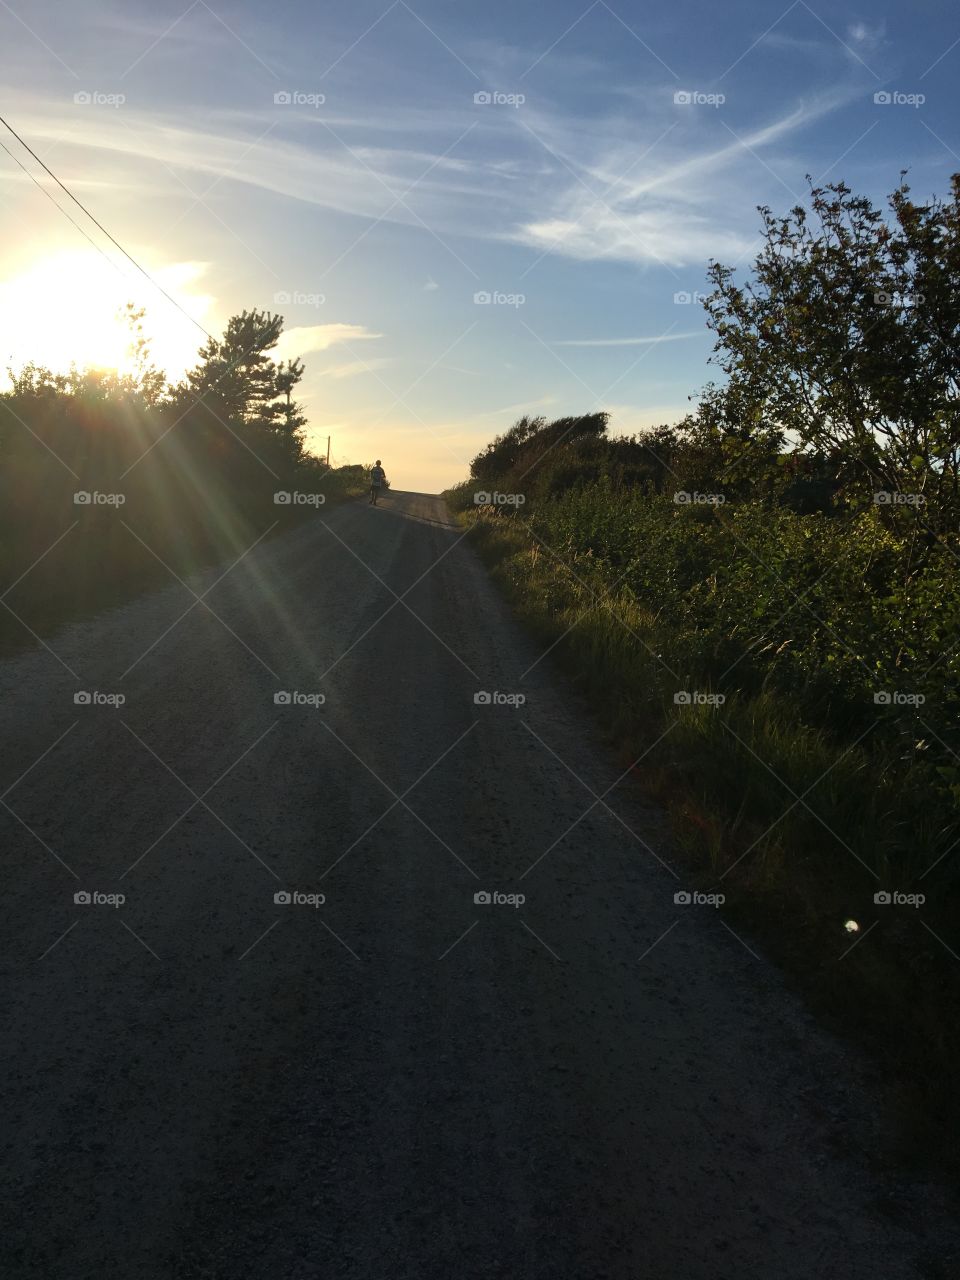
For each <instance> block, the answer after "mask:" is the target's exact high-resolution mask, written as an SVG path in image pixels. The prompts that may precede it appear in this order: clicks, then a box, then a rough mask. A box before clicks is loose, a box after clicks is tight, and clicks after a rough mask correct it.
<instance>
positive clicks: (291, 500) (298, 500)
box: [273, 489, 327, 507]
mask: <svg viewBox="0 0 960 1280" xmlns="http://www.w3.org/2000/svg"><path fill="white" fill-rule="evenodd" d="M326 500H327V498H326V494H323V493H301V492H300V490H299V489H294V490H292V491H290V490H288V489H278V490H277V492H276V493H275V494H274V495H273V501H274V505H275V506H278V507H322V506H323V504H324V503H325V502H326Z"/></svg>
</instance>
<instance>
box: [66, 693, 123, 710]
mask: <svg viewBox="0 0 960 1280" xmlns="http://www.w3.org/2000/svg"><path fill="white" fill-rule="evenodd" d="M126 700H127V695H126V694H125V693H101V692H100V690H99V689H93V690H89V689H78V690H77V691H76V693H75V694H74V695H73V705H74V706H75V707H122V706H123V705H124V703H125V702H126Z"/></svg>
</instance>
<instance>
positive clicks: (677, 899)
mask: <svg viewBox="0 0 960 1280" xmlns="http://www.w3.org/2000/svg"><path fill="white" fill-rule="evenodd" d="M726 900H727V895H726V894H725V893H701V892H700V891H699V889H678V890H677V891H676V893H675V894H674V895H673V901H674V905H675V906H678V907H722V906H723V904H724V903H725V902H726Z"/></svg>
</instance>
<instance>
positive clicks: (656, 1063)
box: [0, 493, 957, 1280]
mask: <svg viewBox="0 0 960 1280" xmlns="http://www.w3.org/2000/svg"><path fill="white" fill-rule="evenodd" d="M192 593H196V594H192ZM197 597H202V599H201V601H200V602H199V603H198V602H197ZM48 645H49V647H48V648H43V647H38V648H37V649H36V650H35V651H32V652H30V653H27V654H24V655H22V656H19V657H17V658H15V659H13V660H10V661H8V662H5V663H3V664H2V665H0V698H2V705H3V711H4V723H5V732H4V733H3V735H2V742H0V757H2V769H0V791H2V792H3V793H4V794H3V801H2V807H0V834H2V840H3V867H4V886H3V895H4V916H3V918H4V926H5V927H4V930H3V948H2V950H3V971H4V988H5V1009H4V1027H5V1031H6V1034H5V1036H4V1037H3V1042H4V1044H3V1058H4V1062H3V1068H4V1070H3V1097H2V1103H3V1114H4V1119H5V1121H6V1124H5V1125H4V1130H5V1134H4V1138H3V1142H4V1155H5V1160H4V1167H5V1172H4V1219H3V1223H2V1227H3V1230H2V1234H0V1271H2V1274H3V1275H4V1276H6V1277H21V1276H36V1277H43V1278H44V1280H54V1278H59V1277H69V1278H70V1280H84V1278H86V1277H90V1278H91V1280H92V1278H93V1277H96V1278H97V1280H104V1278H105V1277H111V1278H112V1277H123V1278H124V1280H126V1278H127V1277H131V1278H133V1277H136V1278H137V1280H141V1278H143V1280H147V1278H153V1277H169V1278H171V1280H186V1278H187V1277H190V1278H194V1277H196V1278H200V1277H215V1278H216V1280H248V1278H250V1280H253V1277H256V1278H257V1280H264V1278H269V1280H272V1278H274V1277H278V1278H286V1277H296V1278H298V1280H299V1278H301V1277H324V1280H332V1278H333V1277H338V1278H339V1277H344V1278H349V1280H374V1278H376V1280H407V1278H408V1277H409V1278H410V1280H414V1278H416V1280H434V1278H436V1280H441V1278H442V1280H451V1278H452V1277H465V1278H467V1280H473V1278H474V1277H477V1278H479V1277H489V1278H491V1280H493V1278H495V1277H510V1278H511V1280H593V1278H594V1277H597V1278H599V1277H609V1278H616V1280H620V1278H621V1277H622V1278H624V1280H627V1278H629V1280H648V1278H649V1280H654V1278H656V1280H664V1278H666V1277H681V1278H683V1280H725V1278H726V1277H730V1278H731V1280H733V1278H736V1280H813V1278H814V1277H816V1278H818V1280H819V1277H825V1276H842V1277H844V1278H845V1280H859V1278H860V1277H863V1278H864V1280H867V1278H868V1277H869V1278H870V1280H875V1278H878V1277H879V1278H882V1280H915V1278H919V1277H923V1276H938V1277H939V1276H946V1275H950V1274H956V1273H957V1272H956V1258H957V1244H956V1235H955V1234H954V1232H953V1229H952V1228H951V1227H950V1225H949V1217H948V1214H947V1210H946V1209H945V1207H944V1205H945V1204H946V1200H945V1199H941V1198H938V1196H937V1195H936V1194H934V1193H933V1192H932V1191H931V1189H930V1188H929V1187H921V1186H918V1185H917V1184H916V1183H915V1182H911V1181H909V1180H902V1181H901V1182H900V1183H898V1184H897V1185H895V1186H891V1185H890V1184H889V1183H888V1182H887V1181H885V1180H884V1178H883V1177H882V1176H881V1174H880V1173H879V1172H877V1166H876V1163H875V1162H874V1161H873V1160H871V1159H868V1158H866V1156H865V1155H864V1154H863V1151H864V1150H865V1149H867V1150H869V1149H870V1143H871V1141H872V1140H873V1139H874V1138H876V1137H877V1133H876V1132H875V1130H878V1129H879V1128H880V1127H881V1122H880V1120H879V1119H878V1118H877V1117H876V1114H875V1107H874V1103H873V1101H872V1098H871V1095H870V1092H869V1088H868V1087H867V1085H866V1084H865V1082H864V1074H863V1070H862V1068H861V1066H860V1064H859V1063H858V1062H857V1061H856V1060H855V1058H854V1056H853V1055H852V1054H851V1051H850V1050H849V1049H846V1048H844V1047H842V1046H841V1045H839V1044H838V1043H836V1042H835V1041H833V1040H832V1039H831V1038H830V1037H829V1036H827V1035H826V1034H824V1033H823V1032H822V1031H820V1030H818V1029H817V1027H816V1026H815V1024H814V1023H813V1022H812V1020H811V1019H810V1018H809V1017H808V1015H807V1014H806V1013H805V1012H804V1011H803V1009H802V1008H801V1007H800V1005H799V1004H798V1002H797V1000H796V999H795V998H794V997H793V996H792V995H791V994H790V993H789V992H788V991H787V990H786V989H785V987H784V984H783V982H782V980H781V978H780V977H779V975H778V973H777V972H776V970H775V969H773V968H772V967H771V966H770V965H769V964H768V963H767V962H766V961H765V960H764V959H762V958H760V957H759V956H758V955H756V954H754V951H755V948H753V949H751V944H750V940H749V939H747V938H743V937H742V936H741V937H738V936H736V935H735V934H734V933H733V932H731V930H730V928H729V927H728V925H727V924H726V922H725V921H724V918H723V909H722V908H719V909H718V908H716V907H713V906H709V905H696V904H690V905H677V904H675V902H674V894H675V893H676V892H677V891H678V890H680V889H694V888H696V887H697V886H694V885H691V884H689V883H688V882H687V881H686V880H685V879H684V878H683V876H682V875H681V874H680V873H679V872H678V871H677V870H676V869H675V868H674V864H673V861H672V859H671V855H670V849H669V843H668V841H667V838H666V833H665V828H664V824H663V822H662V820H661V818H660V817H659V815H658V814H657V813H656V812H653V811H651V810H650V809H649V808H646V807H645V806H644V804H643V801H642V799H641V798H640V796H639V794H638V790H637V788H636V786H635V784H633V783H632V782H631V781H630V779H629V778H625V777H622V776H621V775H622V764H621V763H620V762H618V760H617V759H616V758H615V756H614V755H613V754H611V753H610V752H609V751H608V750H607V749H606V748H605V746H604V745H603V743H602V741H601V740H600V739H599V737H598V736H597V735H596V734H595V732H594V730H593V729H592V727H591V723H590V719H589V714H588V708H585V707H584V706H582V705H581V704H580V703H579V702H578V701H577V700H576V699H575V698H573V697H572V696H571V694H570V692H569V690H568V689H566V688H565V686H564V683H563V682H562V680H561V679H560V678H559V677H558V676H557V675H556V674H555V673H554V672H553V671H551V669H550V664H549V661H548V660H540V661H538V659H539V658H540V657H541V651H540V650H539V649H538V648H537V646H536V645H535V644H534V642H533V641H532V640H530V639H529V638H528V637H526V636H525V635H524V634H523V633H522V632H521V631H520V630H519V629H518V627H517V625H516V624H515V623H514V621H513V620H512V619H511V617H510V615H509V613H508V611H507V609H506V608H505V606H504V604H503V603H502V602H501V600H500V599H499V598H498V596H497V595H496V593H495V591H494V589H493V588H492V587H491V586H490V584H489V583H488V581H487V578H486V576H485V573H484V570H483V569H482V567H481V566H480V564H479V562H478V561H477V560H476V559H475V557H474V555H473V552H472V551H471V549H470V547H469V544H468V543H466V542H464V540H463V536H462V534H461V532H460V531H459V530H457V529H456V528H454V527H453V526H452V525H451V523H450V520H449V518H448V516H447V514H446V512H445V508H444V507H443V504H442V502H441V500H440V499H438V498H435V497H432V496H427V495H419V494H404V493H392V494H390V495H389V496H388V497H387V498H386V499H385V500H384V502H383V503H382V505H381V506H380V507H379V508H377V509H372V508H370V507H369V506H368V505H367V504H365V503H363V502H361V503H354V504H350V505H348V506H344V507H340V508H337V509H333V510H330V511H328V512H325V511H323V510H322V509H321V511H320V513H319V514H318V516H317V517H316V519H315V520H312V521H311V522H310V523H308V524H304V525H303V526H301V527H300V528H298V529H296V530H295V531H294V532H292V533H289V534H286V535H284V536H283V537H281V538H276V539H270V540H264V541H262V542H260V543H259V544H258V545H257V546H256V547H255V548H253V549H252V550H250V551H249V552H248V553H247V554H245V555H243V557H242V558H241V559H240V560H239V561H238V562H237V563H236V564H235V565H234V567H232V568H231V569H230V570H229V572H225V570H224V568H220V569H212V570H208V571H205V572H203V573H202V574H199V575H197V576H196V577H195V578H193V579H191V580H190V581H189V583H187V584H181V583H179V582H176V581H171V585H170V587H169V588H168V589H165V590H162V591H158V592H154V593H152V594H150V595H147V596H144V597H142V598H140V599H138V600H136V601H134V602H133V603H131V604H129V605H126V606H124V607H123V608H120V609H116V610H112V611H110V612H108V613H104V614H101V615H99V616H97V617H95V618H93V619H91V620H89V621H87V622H84V623H82V624H78V625H74V626H71V627H70V628H68V629H66V630H64V631H61V632H60V633H58V634H57V635H55V636H52V637H49V638H48ZM534 664H535V665H534ZM78 691H85V692H86V693H88V694H89V695H90V701H89V702H88V703H86V704H82V703H80V704H78V703H76V702H75V695H76V694H77V692H78ZM480 691H484V692H485V693H487V694H489V695H491V697H490V700H489V701H488V702H485V703H477V702H476V701H475V694H477V693H478V692H480ZM278 694H284V695H286V697H285V698H282V699H281V700H280V701H278V700H277V695H278ZM518 694H522V695H523V697H524V698H525V699H526V701H525V703H523V704H522V705H517V703H516V695H518ZM116 695H122V696H123V698H124V699H125V701H124V702H123V703H122V705H117V703H116ZM318 695H322V697H323V698H324V699H325V701H323V702H322V704H321V703H320V701H319V697H318ZM105 699H106V700H105ZM77 893H88V894H91V895H100V896H101V898H102V899H103V900H100V901H91V902H89V903H84V902H79V903H77V902H75V897H74V895H75V894H77ZM478 893H486V894H489V895H494V896H495V897H496V896H500V897H501V898H503V899H504V900H500V901H497V900H494V901H490V902H483V901H480V902H477V900H476V897H475V895H477V894H478ZM277 894H281V895H283V894H287V895H292V897H293V899H294V900H293V901H286V902H285V901H283V900H282V898H281V900H279V901H278V899H277V897H276V895H277ZM116 895H123V897H124V899H125V900H124V901H123V902H122V903H118V902H117V901H116ZM318 895H323V897H324V900H323V901H322V902H320V901H319V897H318ZM518 895H523V898H524V899H525V900H524V901H523V902H522V903H518V902H517V900H516V899H517V896H518ZM842 946H843V940H842V939H838V951H839V950H841V949H842ZM951 1255H952V1257H953V1262H952V1263H951V1262H950V1261H949V1258H950V1256H951Z"/></svg>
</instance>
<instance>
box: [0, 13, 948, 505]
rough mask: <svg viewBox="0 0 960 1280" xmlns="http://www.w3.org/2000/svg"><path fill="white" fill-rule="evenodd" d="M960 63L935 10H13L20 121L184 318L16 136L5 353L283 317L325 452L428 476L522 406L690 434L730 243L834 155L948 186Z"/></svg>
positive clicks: (2, 172)
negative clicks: (710, 310) (126, 315)
mask: <svg viewBox="0 0 960 1280" xmlns="http://www.w3.org/2000/svg"><path fill="white" fill-rule="evenodd" d="M958 80H960V9H958V8H957V7H956V6H955V5H954V4H951V3H939V2H937V3H933V2H931V0H910V2H909V3H891V2H887V0H872V2H871V3H870V4H866V3H863V2H862V0H857V2H856V3H849V2H848V0H831V3H830V4H829V5H827V4H826V3H825V0H816V3H812V4H808V3H806V0H794V2H793V3H783V4H781V3H780V2H779V0H742V2H741V0H728V3H726V4H724V5H717V4H712V3H706V2H705V0H672V3H670V4H660V5H655V6H654V5H649V4H643V5H641V4H638V3H637V2H636V0H613V2H612V3H609V4H608V3H606V0H594V2H593V3H590V2H589V0H553V2H552V3H545V2H544V0H537V3H533V2H532V0H488V3H486V4H485V5H482V6H481V5H464V4H457V3H454V2H452V0H446V2H444V0H415V3H407V0H392V2H391V0H350V2H349V3H347V2H346V0H325V2H321V3H317V0H285V3H284V4H282V5H276V6H274V5H265V4H254V3H250V2H248V0H214V2H213V3H210V4H208V3H206V0H194V2H193V3H188V2H187V0H150V2H149V3H146V2H145V0H72V3H71V4H70V5H69V6H67V5H64V4H63V0H13V2H12V3H8V0H0V115H2V116H3V117H4V118H5V119H6V120H7V121H8V122H9V124H10V125H12V127H13V128H14V129H15V130H16V131H17V133H18V134H20V136H21V137H22V138H23V140H24V141H25V142H27V143H28V144H29V145H30V146H31V147H32V148H33V150H34V151H35V152H36V153H37V154H38V155H39V156H40V157H41V158H42V159H43V161H44V163H45V164H46V165H48V166H49V167H50V168H51V169H52V170H53V172H54V173H56V175H57V176H58V177H59V178H60V179H61V180H62V181H63V182H64V183H65V184H66V186H67V187H68V188H69V189H70V190H71V191H73V193H74V194H75V195H76V196H77V197H78V198H79V199H80V200H81V201H82V202H83V204H84V205H85V206H86V208H87V209H89V211H90V212H91V213H92V214H93V215H94V216H95V217H96V218H97V220H98V221H99V222H100V223H101V224H102V225H103V226H104V227H105V228H106V230H107V231H109V232H110V234H111V235H112V236H113V237H115V238H116V240H117V241H119V243H120V244H121V245H123V247H124V248H125V249H126V250H127V251H128V252H129V253H130V254H131V255H132V256H133V257H134V258H135V259H136V260H137V261H138V262H139V263H140V264H141V265H142V266H143V267H144V268H145V269H146V270H147V272H148V273H149V275H150V276H151V277H152V278H153V279H154V280H155V281H156V282H157V283H158V284H160V285H161V286H162V287H163V289H165V290H166V292H167V293H169V294H170V295H171V296H172V297H173V298H175V299H176V301H177V302H178V303H179V304H180V306H181V307H182V311H181V310H178V309H177V308H176V307H175V306H173V305H172V304H171V303H170V302H169V301H167V300H166V299H165V298H164V297H163V295H162V294H161V293H160V292H159V291H158V290H157V289H156V288H155V287H154V285H153V284H151V283H150V282H149V281H148V280H147V279H145V278H144V277H143V276H142V275H140V274H138V272H137V271H136V269H135V268H134V267H133V266H132V265H131V264H130V262H129V261H127V260H126V259H125V258H124V257H123V256H122V254H120V253H119V251H118V250H117V249H116V248H115V247H114V246H113V245H112V244H111V243H110V241H109V240H108V239H106V237H105V236H104V235H103V234H102V232H100V231H99V230H98V229H97V228H96V227H95V226H94V225H93V224H92V223H90V222H89V221H88V219H87V218H86V217H85V216H84V214H83V213H82V212H81V210H80V209H79V208H77V206H76V205H74V204H72V203H71V202H70V200H69V199H68V197H67V196H65V195H64V194H63V192H62V191H60V190H59V189H58V188H56V187H55V186H54V184H53V183H52V182H51V181H50V179H48V178H47V177H46V175H44V174H43V172H42V170H41V169H40V168H39V166H38V165H37V164H36V163H35V162H34V161H33V160H31V158H30V156H29V155H28V154H27V153H26V152H25V151H24V150H23V148H22V147H21V146H20V145H19V143H17V141H16V140H15V139H14V138H13V137H12V136H11V135H10V134H9V133H8V132H7V131H6V130H5V129H3V128H2V127H0V143H2V144H3V146H4V147H6V148H8V151H5V150H0V230H2V234H0V369H2V368H4V367H6V366H10V365H12V366H13V367H19V366H20V365H22V364H23V363H24V362H25V361H26V360H28V359H35V360H37V361H38V362H40V363H47V364H50V365H53V366H64V365H68V364H69V362H70V360H71V359H76V360H77V362H78V363H79V364H81V365H82V364H84V363H88V362H89V363H107V364H109V363H116V362H118V361H120V360H122V358H123V350H124V347H125V344H126V338H125V336H124V331H123V329H122V327H121V326H120V325H119V324H118V322H117V320H116V313H117V310H118V308H120V307H121V306H122V305H123V303H124V302H125V301H127V300H129V301H132V302H134V303H135V304H137V305H142V306H144V307H145V308H146V313H147V314H146V319H145V329H146V332H147V334H148V335H149V336H151V337H152V340H153V352H154V356H155V358H156V360H157V362H158V363H159V364H161V365H162V366H164V367H166V368H167V369H168V370H169V372H170V373H171V375H172V376H178V375H179V374H181V373H182V372H183V370H184V369H185V368H187V367H189V366H190V365H191V364H192V363H194V361H195V356H196V351H197V349H198V348H199V346H200V345H201V344H202V343H203V341H204V340H205V338H204V333H203V330H206V331H208V332H211V333H220V332H222V329H223V327H224V325H225V323H226V321H227V319H228V317H229V316H230V315H232V314H234V313H236V312H239V311H241V310H243V309H244V308H252V307H260V308H264V309H268V310H270V311H274V312H280V313H281V314H282V315H283V316H284V317H285V334H284V337H283V339H282V342H281V347H280V349H279V353H278V354H279V355H281V356H283V357H290V356H294V355H299V356H301V357H302V359H303V360H304V363H305V365H306V374H305V377H304V381H303V383H302V387H301V397H300V398H301V400H302V402H303V404H304V409H305V412H306V414H307V416H308V419H309V428H308V440H309V442H310V444H311V446H312V447H313V448H314V449H315V450H317V451H320V452H325V450H326V442H327V437H328V435H329V436H330V437H332V447H331V450H332V452H331V456H332V461H333V462H334V463H344V462H363V463H369V462H371V461H372V460H373V459H374V458H382V459H383V461H384V466H385V470H386V472H387V475H388V477H389V478H390V480H391V482H392V484H393V485H394V486H395V487H396V488H399V489H414V490H420V491H426V492H436V491H439V490H441V489H442V488H444V487H446V486H447V485H449V484H452V483H454V482H456V481H458V480H461V479H463V478H464V477H465V476H466V475H467V472H468V468H469V461H470V459H471V457H472V456H473V455H474V454H476V453H477V452H478V451H479V450H480V449H481V448H482V447H483V445H484V444H485V443H486V442H487V441H488V440H489V439H490V438H492V437H493V436H494V435H495V434H497V433H499V432H501V431H503V430H506V429H507V428H508V427H509V426H510V425H511V423H512V422H513V421H515V420H516V418H517V417H519V416H520V415H521V414H532V415H539V414H543V415H546V416H548V417H560V416H566V415H569V414H574V413H586V412H591V411H594V410H597V409H605V410H608V411H609V412H610V413H611V423H610V429H611V432H614V433H626V434H630V433H632V432H635V431H638V430H642V429H643V428H644V427H647V426H653V425H658V424H660V423H669V422H675V421H677V420H678V419H679V418H680V417H682V416H683V414H684V413H686V412H688V411H689V409H690V407H691V402H690V399H689V398H690V397H691V396H694V397H695V396H696V394H697V392H698V391H699V390H700V389H701V388H702V387H703V386H704V384H705V383H706V382H707V381H708V380H709V379H710V378H711V377H714V378H715V377H717V371H716V369H715V367H714V366H711V365H710V364H709V363H708V360H709V357H710V354H711V351H712V346H713V340H712V336H711V334H710V333H709V331H708V329H707V328H706V324H705V315H704V311H703V308H702V306H701V305H700V303H699V300H698V295H702V294H703V293H705V291H706V289H707V280H706V272H707V267H708V264H709V262H710V260H711V259H716V260H719V261H721V262H724V263H727V264H730V265H737V266H738V269H739V270H738V274H739V275H740V276H743V275H744V274H746V273H748V271H749V265H750V262H751V260H752V257H753V255H754V254H755V252H756V250H757V248H758V247H759V239H758V233H759V227H760V221H759V217H758V214H757V206H760V205H768V206H770V207H771V208H772V209H774V210H775V211H778V212H786V211H787V210H788V209H789V208H791V207H793V206H794V205H796V204H798V203H801V202H802V201H804V199H805V193H806V192H807V190H808V187H807V180H806V175H808V174H809V175H811V177H812V178H813V179H814V180H815V181H818V182H822V181H826V182H830V181H838V180H840V179H841V178H842V179H843V180H844V181H845V182H846V183H847V184H848V185H849V186H851V187H852V188H853V189H854V190H856V191H858V192H860V193H862V194H865V195H868V196H870V197H872V198H873V199H874V200H875V201H878V202H880V201H883V200H884V199H885V197H886V195H887V194H888V193H889V192H890V191H891V190H892V189H893V188H894V187H895V186H896V185H897V182H898V181H899V174H900V171H901V170H902V169H906V170H908V181H909V182H910V184H911V187H912V189H913V192H914V194H915V196H916V197H917V198H928V197H930V196H935V195H939V196H946V195H947V194H948V191H949V178H950V175H951V173H954V172H957V171H960V132H958V128H957V125H958V120H960V116H958V113H957V103H956V85H957V83H958ZM17 160H19V161H20V162H21V163H22V164H24V165H25V166H26V167H27V168H28V169H29V170H30V171H31V172H32V173H34V174H35V175H36V176H37V177H38V178H39V179H41V180H42V181H43V183H44V184H45V186H46V188H47V191H48V192H49V194H50V195H53V196H55V198H56V200H57V202H58V203H59V204H60V205H61V206H62V209H58V208H57V207H56V205H55V204H54V203H53V201H52V200H51V199H50V198H48V196H47V195H45V194H44V193H43V192H42V191H41V190H39V189H38V188H37V186H36V185H35V184H34V183H33V182H32V181H31V179H30V178H29V177H28V176H27V174H25V173H24V172H23V170H22V169H21V168H20V167H19V166H18V164H17ZM64 211H66V213H69V215H70V218H71V219H73V221H74V222H75V223H76V224H78V225H73V223H71V221H70V220H68V217H67V216H65V212H64ZM84 233H85V234H84ZM87 237H89V239H88V238H87ZM91 241H92V243H91ZM184 312H185V313H186V315H185V314H183V313H184Z"/></svg>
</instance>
